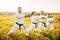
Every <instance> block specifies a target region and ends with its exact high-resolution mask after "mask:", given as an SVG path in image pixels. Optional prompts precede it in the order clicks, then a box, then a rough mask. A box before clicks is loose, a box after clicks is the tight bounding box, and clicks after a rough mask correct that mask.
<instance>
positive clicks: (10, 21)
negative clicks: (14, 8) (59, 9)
mask: <svg viewBox="0 0 60 40" xmlns="http://www.w3.org/2000/svg"><path fill="white" fill-rule="evenodd" d="M53 17H54V18H56V19H55V20H54V21H53V24H54V30H52V31H50V30H47V31H46V30H44V27H42V33H39V32H34V31H33V30H31V31H30V33H29V38H30V40H60V15H59V14H57V15H53ZM15 21H16V20H15V16H14V15H0V40H12V38H8V35H7V34H8V32H9V31H10V30H11V28H12V27H13V25H14V23H15ZM38 22H39V21H38ZM24 25H25V26H26V27H27V28H29V26H30V25H31V18H25V19H24ZM12 36H13V39H14V40H27V38H26V37H25V34H24V31H23V30H17V31H16V32H15V33H14V34H12Z"/></svg>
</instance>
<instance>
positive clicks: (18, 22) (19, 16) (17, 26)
mask: <svg viewBox="0 0 60 40" xmlns="http://www.w3.org/2000/svg"><path fill="white" fill-rule="evenodd" d="M25 17H28V15H25V14H24V13H22V8H21V7H18V13H16V23H15V24H14V27H13V28H12V29H11V30H10V31H9V32H8V35H10V34H12V33H14V32H15V31H17V29H20V28H21V29H23V30H24V31H25V35H26V36H28V35H29V34H28V30H27V28H26V27H25V26H24V24H23V21H24V18H25Z"/></svg>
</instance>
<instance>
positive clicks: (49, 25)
mask: <svg viewBox="0 0 60 40" xmlns="http://www.w3.org/2000/svg"><path fill="white" fill-rule="evenodd" d="M53 20H54V18H53V16H49V15H48V19H47V28H48V27H50V30H53V29H54V25H53Z"/></svg>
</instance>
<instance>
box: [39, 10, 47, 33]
mask: <svg viewBox="0 0 60 40" xmlns="http://www.w3.org/2000/svg"><path fill="white" fill-rule="evenodd" d="M47 17H48V16H45V15H44V11H41V13H40V16H39V20H40V23H39V30H40V32H42V29H41V28H42V26H44V27H45V29H47V25H46V21H45V20H47Z"/></svg>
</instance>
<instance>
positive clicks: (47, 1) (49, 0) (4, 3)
mask: <svg viewBox="0 0 60 40" xmlns="http://www.w3.org/2000/svg"><path fill="white" fill-rule="evenodd" d="M19 6H21V7H22V9H23V11H24V12H28V11H34V10H35V11H37V12H40V11H41V10H44V11H46V12H60V0H0V11H13V12H16V11H17V7H19Z"/></svg>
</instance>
